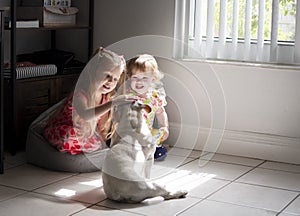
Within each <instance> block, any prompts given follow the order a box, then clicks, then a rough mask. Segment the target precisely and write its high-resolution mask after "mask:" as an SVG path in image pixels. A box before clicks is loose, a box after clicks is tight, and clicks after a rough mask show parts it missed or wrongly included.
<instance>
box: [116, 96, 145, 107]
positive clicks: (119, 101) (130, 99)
mask: <svg viewBox="0 0 300 216" xmlns="http://www.w3.org/2000/svg"><path fill="white" fill-rule="evenodd" d="M138 99H139V98H138V97H137V96H131V95H119V96H117V97H115V98H113V99H112V105H113V106H118V105H122V104H126V103H131V102H133V101H136V100H138Z"/></svg>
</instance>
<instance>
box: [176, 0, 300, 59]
mask: <svg viewBox="0 0 300 216" xmlns="http://www.w3.org/2000/svg"><path fill="white" fill-rule="evenodd" d="M297 3H298V4H297ZM297 11H299V13H297ZM175 16H176V19H175V39H178V40H176V41H177V42H176V43H174V52H175V53H174V54H175V57H178V58H200V59H201V58H202V59H220V60H234V61H246V62H268V63H285V64H299V63H300V0H176V11H175ZM297 21H298V22H297ZM180 41H183V42H184V43H181V42H180ZM186 45H188V46H186Z"/></svg>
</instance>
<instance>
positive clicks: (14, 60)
mask: <svg viewBox="0 0 300 216" xmlns="http://www.w3.org/2000/svg"><path fill="white" fill-rule="evenodd" d="M88 4H89V11H88V13H89V20H88V26H87V25H72V26H57V27H56V26H53V27H40V28H21V29H32V30H35V31H38V30H41V31H45V30H46V31H51V48H55V47H56V31H57V30H64V29H87V30H88V45H87V46H88V59H90V58H91V56H92V53H93V34H94V0H88ZM17 7H18V5H17V0H11V4H10V13H11V14H10V16H11V28H10V29H9V30H10V35H11V37H10V42H11V43H10V53H11V56H10V65H11V69H10V70H11V78H10V80H11V85H10V86H11V88H10V89H9V90H10V92H11V95H12V96H11V100H10V101H9V102H10V103H11V105H12V110H11V119H12V125H11V128H10V130H11V134H12V136H11V138H10V144H9V151H10V153H11V155H15V154H16V152H17V139H16V136H15V134H16V113H17V110H16V104H17V103H16V77H17V74H16V63H17V53H16V46H17V45H16V36H17V28H16V17H17ZM18 29H19V28H18ZM2 86H3V85H1V87H2ZM1 94H2V92H1ZM2 98H3V97H1V99H2ZM2 104H3V103H1V106H2ZM2 137H3V136H1V139H2ZM3 142H4V141H3ZM1 146H3V145H1Z"/></svg>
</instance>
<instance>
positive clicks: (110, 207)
mask: <svg viewBox="0 0 300 216" xmlns="http://www.w3.org/2000/svg"><path fill="white" fill-rule="evenodd" d="M105 200H110V199H108V198H106V199H104V200H102V201H100V202H98V203H96V204H95V205H96V206H100V207H105V208H109V209H112V210H120V211H123V212H129V213H133V214H137V215H143V216H147V215H145V214H141V213H137V212H133V211H130V210H125V209H121V208H117V207H112V206H107V205H105V204H101V203H102V202H104V201H105Z"/></svg>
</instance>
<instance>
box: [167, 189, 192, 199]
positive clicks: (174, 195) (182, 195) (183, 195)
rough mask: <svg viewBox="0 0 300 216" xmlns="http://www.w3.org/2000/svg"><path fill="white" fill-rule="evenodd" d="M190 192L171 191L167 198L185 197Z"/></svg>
mask: <svg viewBox="0 0 300 216" xmlns="http://www.w3.org/2000/svg"><path fill="white" fill-rule="evenodd" d="M187 194H188V191H186V190H179V191H175V192H170V193H169V194H168V195H167V196H166V197H164V198H165V199H180V198H185V197H186V195H187Z"/></svg>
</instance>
